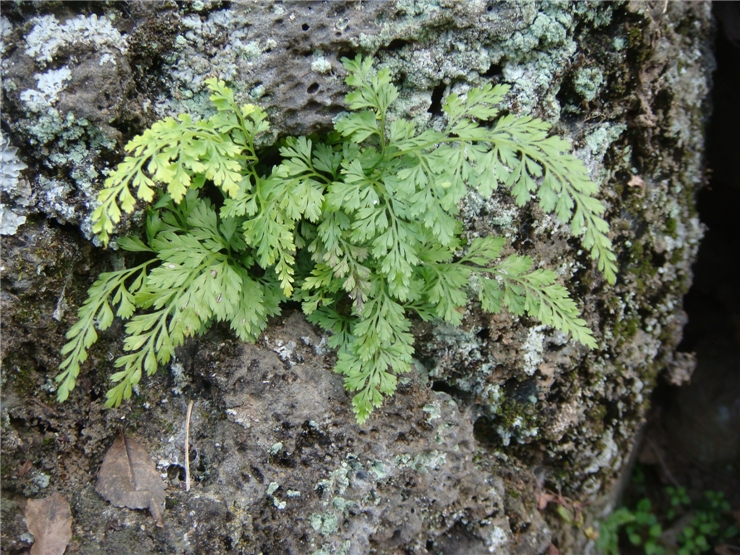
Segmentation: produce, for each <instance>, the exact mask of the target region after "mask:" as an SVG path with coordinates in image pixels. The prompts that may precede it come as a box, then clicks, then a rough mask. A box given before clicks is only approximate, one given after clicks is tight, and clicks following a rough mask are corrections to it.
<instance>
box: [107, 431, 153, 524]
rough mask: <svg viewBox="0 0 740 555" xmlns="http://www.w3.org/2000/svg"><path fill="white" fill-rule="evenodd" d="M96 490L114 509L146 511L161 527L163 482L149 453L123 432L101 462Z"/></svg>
mask: <svg viewBox="0 0 740 555" xmlns="http://www.w3.org/2000/svg"><path fill="white" fill-rule="evenodd" d="M95 491H97V492H98V493H99V494H100V495H101V496H102V497H103V499H105V500H106V501H108V502H110V503H112V504H113V505H115V506H116V507H128V508H129V509H149V512H150V513H151V514H152V516H153V517H154V520H155V522H156V523H157V526H159V527H160V528H161V527H163V526H164V520H163V518H162V506H163V505H164V500H165V493H164V484H163V483H162V479H161V478H160V477H159V474H158V473H157V469H156V467H155V466H154V463H153V462H152V459H151V457H150V456H149V453H147V452H146V450H145V449H144V448H143V447H142V446H141V445H140V444H139V443H138V442H136V441H134V440H133V439H130V438H127V437H125V436H124V435H123V432H121V435H120V436H118V438H117V439H116V441H114V442H113V445H112V446H111V448H110V449H109V450H108V453H106V455H105V459H103V464H102V465H101V467H100V470H99V471H98V483H97V484H96V485H95Z"/></svg>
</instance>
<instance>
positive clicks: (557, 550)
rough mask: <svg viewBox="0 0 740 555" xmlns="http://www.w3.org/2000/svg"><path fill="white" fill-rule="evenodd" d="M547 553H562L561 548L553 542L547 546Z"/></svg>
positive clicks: (552, 554)
mask: <svg viewBox="0 0 740 555" xmlns="http://www.w3.org/2000/svg"><path fill="white" fill-rule="evenodd" d="M547 555H560V550H559V549H558V548H557V547H555V545H554V544H552V543H551V544H550V547H548V548H547Z"/></svg>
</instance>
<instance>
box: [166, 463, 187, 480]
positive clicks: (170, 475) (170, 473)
mask: <svg viewBox="0 0 740 555" xmlns="http://www.w3.org/2000/svg"><path fill="white" fill-rule="evenodd" d="M167 479H168V480H169V481H170V482H172V481H174V480H175V479H177V480H179V481H180V482H184V481H185V467H183V466H181V465H179V464H171V465H169V466H168V467H167Z"/></svg>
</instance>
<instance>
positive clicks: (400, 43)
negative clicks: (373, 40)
mask: <svg viewBox="0 0 740 555" xmlns="http://www.w3.org/2000/svg"><path fill="white" fill-rule="evenodd" d="M408 43H409V41H407V40H403V39H393V40H392V41H391V42H390V43H389V44H388V46H387V49H388V50H401V48H403V47H404V46H406V45H407V44H408Z"/></svg>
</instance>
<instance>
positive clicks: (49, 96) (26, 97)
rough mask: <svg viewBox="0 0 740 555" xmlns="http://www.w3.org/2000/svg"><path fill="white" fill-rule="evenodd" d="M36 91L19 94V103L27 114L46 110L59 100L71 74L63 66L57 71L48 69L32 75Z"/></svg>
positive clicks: (29, 90) (30, 90)
mask: <svg viewBox="0 0 740 555" xmlns="http://www.w3.org/2000/svg"><path fill="white" fill-rule="evenodd" d="M34 77H35V79H36V83H37V86H36V89H35V90H34V89H28V90H25V91H23V92H21V94H20V99H21V102H23V105H24V107H25V108H26V110H28V111H29V112H33V113H39V112H42V111H45V110H48V109H49V108H50V107H51V106H53V105H54V104H56V103H57V101H58V100H59V93H60V92H62V91H63V90H64V89H65V87H66V85H67V82H68V81H69V80H70V79H71V78H72V72H71V71H70V70H69V68H68V67H66V66H64V67H61V68H59V69H50V70H49V71H47V72H45V73H37V74H36V75H34Z"/></svg>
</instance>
